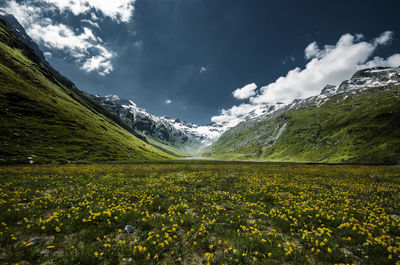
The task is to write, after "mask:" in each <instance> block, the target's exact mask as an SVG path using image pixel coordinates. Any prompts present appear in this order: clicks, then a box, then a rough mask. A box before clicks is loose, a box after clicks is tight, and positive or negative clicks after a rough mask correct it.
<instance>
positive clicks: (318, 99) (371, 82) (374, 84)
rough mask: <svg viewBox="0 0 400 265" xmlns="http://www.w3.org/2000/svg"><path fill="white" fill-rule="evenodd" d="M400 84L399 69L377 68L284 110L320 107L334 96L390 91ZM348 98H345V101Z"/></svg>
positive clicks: (326, 88)
mask: <svg viewBox="0 0 400 265" xmlns="http://www.w3.org/2000/svg"><path fill="white" fill-rule="evenodd" d="M399 84H400V68H399V67H375V68H368V69H363V70H359V71H357V72H356V73H355V74H354V75H353V76H352V77H351V79H349V80H345V81H343V82H342V83H341V84H340V85H339V86H332V85H326V86H325V87H324V88H323V89H322V91H321V93H320V95H317V96H313V97H309V98H305V99H296V100H294V101H293V102H291V103H290V104H288V105H287V106H286V107H285V108H284V109H298V108H300V107H303V106H305V105H307V106H315V107H319V106H321V105H322V104H324V103H325V102H326V101H327V100H328V99H329V98H331V97H332V96H334V95H338V94H342V93H347V94H357V93H362V91H363V90H367V89H370V88H381V89H388V88H389V87H390V86H394V85H399ZM347 97H348V95H347V96H344V97H343V100H344V99H346V98H347Z"/></svg>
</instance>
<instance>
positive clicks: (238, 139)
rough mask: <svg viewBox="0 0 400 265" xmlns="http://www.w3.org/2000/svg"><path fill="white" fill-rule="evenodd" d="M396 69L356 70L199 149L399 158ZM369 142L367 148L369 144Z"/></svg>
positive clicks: (232, 154)
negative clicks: (337, 82) (337, 81)
mask: <svg viewBox="0 0 400 265" xmlns="http://www.w3.org/2000/svg"><path fill="white" fill-rule="evenodd" d="M399 90H400V68H381V67H377V68H368V69H362V70H359V71H357V72H356V73H355V74H354V75H353V76H352V78H351V79H349V80H345V81H343V82H342V83H341V84H340V85H339V86H326V87H325V88H324V89H323V90H322V91H321V94H320V95H316V96H312V97H309V98H306V99H297V100H294V101H293V102H291V103H289V104H287V105H285V106H284V107H282V108H280V109H279V110H277V111H274V112H271V113H268V114H267V115H261V116H259V117H256V118H254V119H251V120H249V121H245V122H241V123H239V124H238V125H237V126H235V127H233V128H230V129H229V130H227V131H226V132H225V133H224V134H223V135H222V136H221V137H220V138H219V139H218V141H216V142H215V143H214V144H213V145H211V146H210V147H208V148H207V149H205V150H204V152H203V153H202V154H203V155H205V156H211V157H219V158H240V159H262V160H268V161H295V162H333V163H341V162H357V163H391V164H393V163H394V164H396V163H399V161H400V147H399V146H400V92H399ZM367 147H368V148H367Z"/></svg>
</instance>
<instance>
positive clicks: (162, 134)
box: [91, 95, 203, 151]
mask: <svg viewBox="0 0 400 265" xmlns="http://www.w3.org/2000/svg"><path fill="white" fill-rule="evenodd" d="M91 97H92V98H93V99H95V100H96V101H97V102H99V103H100V104H101V105H102V106H104V107H105V108H106V109H107V110H109V111H110V112H111V113H113V114H114V115H116V116H118V117H120V119H121V120H122V121H123V122H124V123H125V124H126V125H128V126H129V127H131V128H132V129H134V130H137V131H140V132H142V133H143V134H145V135H147V136H149V137H152V138H154V139H155V140H158V141H160V142H162V143H164V144H167V145H170V146H173V147H176V148H178V149H181V150H183V151H193V150H195V149H199V148H200V147H201V146H202V145H203V143H202V138H201V137H196V135H193V134H190V133H187V132H185V131H184V130H182V129H179V128H176V126H178V125H180V126H181V127H182V126H184V125H185V126H186V127H188V126H191V124H188V123H185V122H181V121H180V120H178V119H175V120H174V119H169V118H166V117H158V116H156V115H152V114H150V113H148V112H146V110H144V109H141V108H139V107H137V106H136V104H135V103H134V102H133V101H131V100H126V99H121V98H120V97H118V96H116V95H108V96H105V97H101V96H91Z"/></svg>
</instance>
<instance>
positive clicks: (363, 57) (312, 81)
mask: <svg viewBox="0 0 400 265" xmlns="http://www.w3.org/2000/svg"><path fill="white" fill-rule="evenodd" d="M0 8H2V9H4V10H5V11H6V12H8V13H11V14H13V15H14V16H15V17H16V18H17V19H18V20H19V22H20V23H21V24H22V25H23V26H24V27H25V29H26V30H27V33H28V34H29V35H30V36H31V38H32V39H33V40H35V41H36V42H37V43H38V45H39V47H40V48H41V49H42V51H43V52H44V54H45V56H46V58H47V60H48V61H49V62H50V64H51V65H53V66H54V67H55V68H56V69H57V70H59V71H60V72H61V73H62V74H64V75H65V76H67V77H68V78H70V79H71V80H72V81H73V82H74V83H75V84H76V85H77V87H78V88H79V89H80V90H83V91H85V92H88V93H92V94H98V95H108V94H116V95H119V96H120V97H122V98H126V99H130V100H132V101H134V102H135V103H136V104H137V105H138V106H139V107H141V108H144V109H146V110H147V111H148V112H150V113H152V114H156V115H160V116H168V117H172V118H179V119H181V120H186V121H189V122H194V123H197V124H207V123H210V122H211V121H213V122H217V123H222V122H224V123H232V124H235V123H237V122H238V121H239V120H240V117H241V116H243V115H245V114H246V113H248V112H249V111H252V110H254V109H256V108H259V107H261V106H265V105H266V104H272V103H275V102H284V103H290V102H291V101H292V100H293V99H295V98H305V97H308V96H312V95H317V94H318V93H319V92H320V91H321V90H322V88H323V87H324V86H325V85H326V84H331V85H339V84H340V82H341V81H343V80H345V79H349V78H350V77H351V76H352V74H353V73H354V72H355V71H357V70H359V69H362V68H366V67H375V66H392V67H397V66H400V39H399V36H400V20H399V19H398V10H400V2H399V1H398V0H381V1H355V0H353V1H352V0H347V1H342V0H337V1H329V3H328V2H323V1H316V0H315V1H314V0H309V1H296V0H292V1H288V0H286V1H285V0H281V1H278V0H276V1H272V0H270V1H266V0H249V1H244V0H113V1H109V0H66V1H62V0H23V1H17V0H0Z"/></svg>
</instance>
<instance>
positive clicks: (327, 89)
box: [321, 85, 336, 95]
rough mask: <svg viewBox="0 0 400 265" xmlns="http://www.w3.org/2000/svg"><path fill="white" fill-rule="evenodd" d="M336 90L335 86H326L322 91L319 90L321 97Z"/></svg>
mask: <svg viewBox="0 0 400 265" xmlns="http://www.w3.org/2000/svg"><path fill="white" fill-rule="evenodd" d="M335 89H336V86H333V85H326V86H325V87H324V88H323V89H322V90H321V95H325V94H329V93H332V92H334V91H335Z"/></svg>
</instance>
